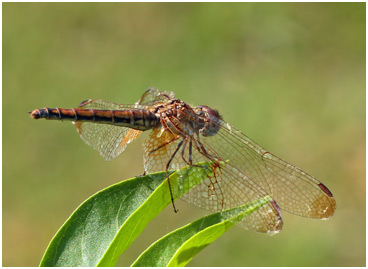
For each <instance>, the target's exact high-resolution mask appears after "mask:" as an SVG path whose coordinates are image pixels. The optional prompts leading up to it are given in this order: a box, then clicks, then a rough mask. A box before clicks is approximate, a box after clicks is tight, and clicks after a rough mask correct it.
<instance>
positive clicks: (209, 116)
mask: <svg viewBox="0 0 368 269" xmlns="http://www.w3.org/2000/svg"><path fill="white" fill-rule="evenodd" d="M200 109H201V111H202V112H203V113H204V114H205V115H204V116H205V117H206V123H205V125H204V127H203V128H202V129H201V130H200V133H201V134H202V135H203V136H213V135H215V134H217V132H218V131H219V130H220V124H221V116H220V114H219V113H218V111H217V110H214V109H211V108H209V107H208V106H201V107H200Z"/></svg>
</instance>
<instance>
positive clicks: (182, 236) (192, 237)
mask: <svg viewBox="0 0 368 269" xmlns="http://www.w3.org/2000/svg"><path fill="white" fill-rule="evenodd" d="M271 199H272V198H271V197H269V196H267V197H265V198H261V199H259V200H257V201H254V202H251V203H248V204H246V205H243V206H239V207H235V208H231V209H229V210H226V211H223V212H219V213H215V214H212V215H209V216H206V217H204V218H201V219H198V220H196V221H195V222H192V223H190V224H188V225H186V226H184V227H182V228H180V229H177V230H175V231H173V232H171V233H169V234H167V235H166V236H164V237H162V238H161V239H159V240H158V241H156V242H155V243H153V244H152V245H151V246H150V247H149V248H147V250H145V252H143V253H142V254H141V256H140V257H138V259H137V260H136V261H135V262H134V263H133V264H132V266H137V267H145V266H151V267H156V266H157V267H166V266H175V267H178V266H185V265H186V264H187V263H188V262H189V261H191V260H192V259H193V257H194V256H195V255H196V254H197V253H199V252H200V251H201V250H202V249H204V248H205V247H206V246H208V245H209V244H211V243H212V242H213V241H215V240H216V239H217V238H218V237H220V236H221V235H222V234H223V233H225V232H226V231H227V230H228V229H230V228H231V227H232V226H234V224H236V223H238V222H239V221H241V220H242V219H243V218H244V217H246V216H247V215H249V214H251V213H252V212H253V211H255V210H257V209H258V208H260V207H262V206H263V205H265V204H267V203H268V202H269V201H271Z"/></svg>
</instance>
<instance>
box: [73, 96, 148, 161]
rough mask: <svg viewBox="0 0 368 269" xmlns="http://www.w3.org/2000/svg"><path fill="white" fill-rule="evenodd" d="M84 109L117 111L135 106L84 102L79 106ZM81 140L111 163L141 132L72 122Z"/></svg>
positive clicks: (91, 101)
mask: <svg viewBox="0 0 368 269" xmlns="http://www.w3.org/2000/svg"><path fill="white" fill-rule="evenodd" d="M79 107H80V108H84V109H103V110H109V109H111V110H118V109H131V108H136V107H137V105H121V104H116V103H112V102H108V101H106V100H101V99H97V100H86V101H84V102H82V103H81V104H80V105H79ZM73 123H74V126H75V127H76V128H77V131H78V133H79V135H80V136H81V138H82V139H83V140H84V141H85V142H86V143H87V145H89V146H91V147H92V148H94V149H95V150H97V151H98V152H99V153H100V154H101V155H102V157H103V158H104V159H105V160H107V161H111V160H113V159H114V158H116V157H117V156H119V155H120V154H121V153H122V152H123V151H124V150H125V149H126V147H127V145H128V144H129V143H131V142H132V141H133V140H135V139H136V138H137V137H138V136H139V135H140V134H141V131H138V130H134V129H130V128H126V127H121V126H114V125H108V124H98V123H94V122H73Z"/></svg>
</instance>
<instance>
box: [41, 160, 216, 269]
mask: <svg viewBox="0 0 368 269" xmlns="http://www.w3.org/2000/svg"><path fill="white" fill-rule="evenodd" d="M198 165H199V166H195V167H194V166H191V167H190V166H187V167H184V168H183V169H181V170H179V171H177V172H175V173H172V174H171V175H170V177H169V180H170V184H171V186H172V190H173V196H174V199H176V198H177V197H179V196H180V195H183V194H184V193H185V192H187V191H189V190H190V189H191V188H192V187H194V186H196V185H197V184H199V183H200V182H201V181H202V180H204V179H205V178H207V177H208V176H209V175H211V173H213V172H212V169H211V165H210V163H200V164H198ZM165 178H166V173H164V172H159V173H154V174H149V175H146V176H141V177H136V178H132V179H129V180H125V181H123V182H121V183H118V184H115V185H112V186H110V187H108V188H106V189H104V190H102V191H100V192H98V193H96V194H95V195H93V196H91V197H90V198H89V199H87V200H86V201H85V202H84V203H82V204H81V205H80V206H79V207H78V209H77V210H76V211H75V212H74V213H73V214H72V215H71V216H70V217H69V219H68V220H67V221H66V222H65V223H64V225H63V226H62V227H61V228H60V230H59V231H58V232H57V233H56V235H55V236H54V238H53V239H52V240H51V242H50V244H49V246H48V248H47V249H46V252H45V254H44V256H43V258H42V260H41V263H40V266H114V265H115V264H116V262H117V260H118V258H119V256H120V255H121V254H122V253H123V252H124V251H125V250H126V249H127V248H128V247H129V246H130V244H131V243H132V242H133V241H134V240H135V239H136V238H137V236H138V235H139V234H140V233H141V232H142V231H143V229H144V228H145V227H146V225H147V224H148V223H149V222H150V221H151V220H152V219H153V218H155V217H156V216H157V215H158V214H159V213H160V212H161V211H162V210H163V209H164V208H165V207H166V206H167V205H168V204H170V203H171V197H170V192H169V187H168V183H167V180H164V179H165ZM163 180H164V181H163Z"/></svg>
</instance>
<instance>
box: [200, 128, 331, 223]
mask: <svg viewBox="0 0 368 269" xmlns="http://www.w3.org/2000/svg"><path fill="white" fill-rule="evenodd" d="M203 143H204V145H205V146H206V147H208V148H210V149H211V150H212V151H213V152H216V155H218V156H221V158H222V159H229V160H230V162H231V165H232V166H234V167H236V169H238V170H239V171H241V172H242V173H243V174H245V175H247V176H248V177H249V178H250V179H251V180H253V181H254V182H256V183H257V184H258V185H259V186H261V187H262V189H264V190H265V191H266V193H268V194H270V195H271V196H272V197H273V198H274V199H275V200H276V201H277V203H278V204H279V205H280V207H281V209H284V210H286V211H288V212H290V213H293V214H296V215H300V216H304V217H310V218H318V219H324V218H328V217H330V216H332V215H333V213H334V211H335V209H336V202H335V199H334V198H333V197H332V194H331V192H330V191H329V190H328V189H327V187H326V186H324V185H323V184H322V183H321V182H320V181H318V180H317V179H316V178H314V177H313V176H311V175H309V174H307V173H305V172H304V171H302V170H301V169H300V168H298V167H296V166H294V165H291V164H289V163H287V162H285V161H284V160H282V159H280V158H278V157H277V156H275V155H273V154H271V153H269V152H268V151H266V150H265V149H263V148H262V147H261V146H259V145H258V144H256V143H255V142H254V141H252V140H251V139H250V138H248V137H247V136H246V135H245V134H243V133H242V132H240V131H239V130H237V129H236V128H234V127H232V126H231V125H229V124H228V123H225V122H223V121H221V128H220V130H219V132H218V133H217V134H216V135H214V136H212V137H206V138H205V139H204V142H203Z"/></svg>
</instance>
